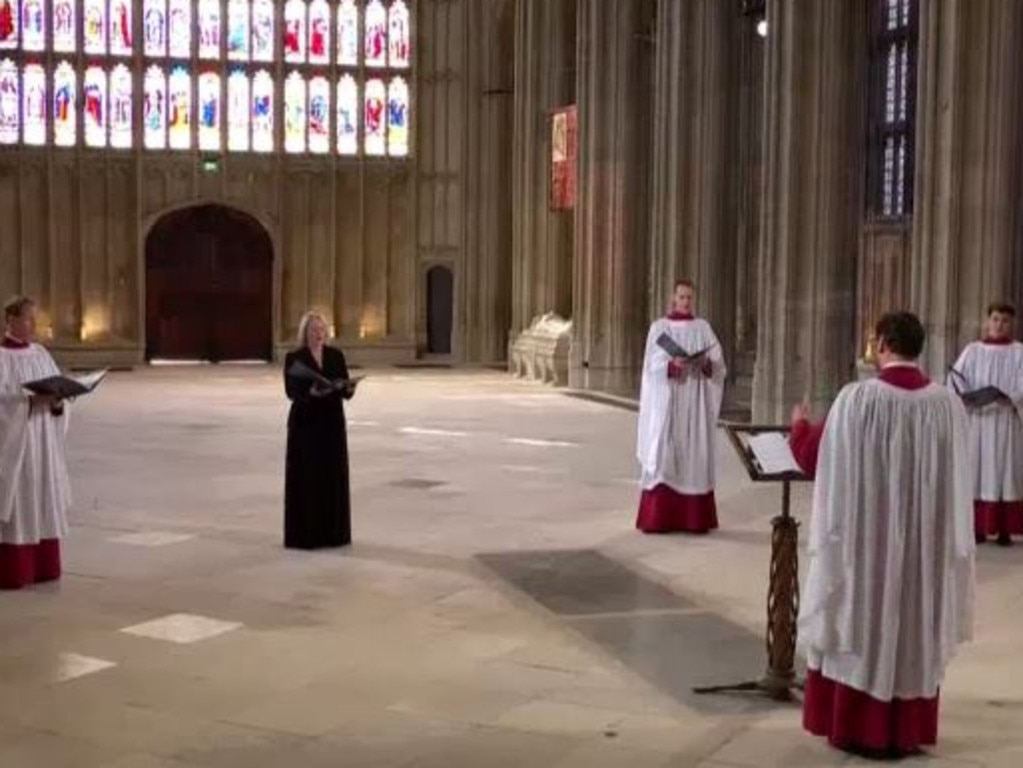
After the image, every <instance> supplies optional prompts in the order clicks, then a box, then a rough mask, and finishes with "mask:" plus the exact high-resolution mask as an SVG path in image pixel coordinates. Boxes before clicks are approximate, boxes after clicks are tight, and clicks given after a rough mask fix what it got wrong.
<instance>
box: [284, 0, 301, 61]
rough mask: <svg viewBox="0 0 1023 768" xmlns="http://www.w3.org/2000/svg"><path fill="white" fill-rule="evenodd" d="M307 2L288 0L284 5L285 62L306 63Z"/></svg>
mask: <svg viewBox="0 0 1023 768" xmlns="http://www.w3.org/2000/svg"><path fill="white" fill-rule="evenodd" d="M305 11H306V7H305V0H288V2H287V3H285V4H284V60H285V61H291V62H303V61H305V31H306V30H305V25H306V13H305Z"/></svg>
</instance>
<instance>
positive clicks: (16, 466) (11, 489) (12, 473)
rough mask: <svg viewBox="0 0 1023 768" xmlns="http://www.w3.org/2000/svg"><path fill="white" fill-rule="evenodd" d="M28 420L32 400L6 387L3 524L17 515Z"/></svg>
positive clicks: (0, 469)
mask: <svg viewBox="0 0 1023 768" xmlns="http://www.w3.org/2000/svg"><path fill="white" fill-rule="evenodd" d="M0 386H2V385H0ZM28 416H29V398H28V396H27V395H24V394H22V393H21V392H20V391H18V390H15V391H10V389H8V388H6V387H4V389H3V390H2V391H0V523H6V522H8V521H10V519H11V514H12V513H13V511H14V494H15V490H16V488H17V478H18V474H19V473H20V472H21V461H22V459H23V457H24V456H25V445H26V442H27V430H28Z"/></svg>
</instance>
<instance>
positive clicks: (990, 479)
mask: <svg viewBox="0 0 1023 768" xmlns="http://www.w3.org/2000/svg"><path fill="white" fill-rule="evenodd" d="M1015 317H1016V310H1015V308H1014V307H1013V306H1012V305H1010V304H992V305H991V306H990V307H988V316H987V323H986V326H987V327H986V329H985V335H984V337H983V338H982V339H981V340H980V341H974V342H972V343H971V344H968V345H967V346H966V349H964V350H963V353H962V354H961V355H960V356H959V359H958V360H957V361H956V364H955V365H954V366H953V367H952V371H951V372H950V373H949V378H948V385H949V387H950V388H952V389H953V390H954V391H956V392H959V393H963V392H971V391H977V390H981V389H983V388H985V387H995V388H997V389H999V390H1001V392H1002V393H1004V395H1005V396H1004V397H1001V398H999V399H997V400H995V401H994V402H990V403H987V404H985V405H973V406H971V405H969V404H967V413H968V414H969V418H970V438H969V439H970V445H971V446H972V448H973V455H972V459H971V469H972V472H973V514H974V532H975V534H976V537H977V543H978V544H980V543H983V542H984V541H986V540H987V537H988V536H997V537H998V543H999V544H1001V545H1003V546H1008V545H1010V544H1011V543H1012V536H1013V535H1020V534H1023V344H1020V343H1019V342H1018V341H1013V339H1012V324H1013V320H1014V319H1015Z"/></svg>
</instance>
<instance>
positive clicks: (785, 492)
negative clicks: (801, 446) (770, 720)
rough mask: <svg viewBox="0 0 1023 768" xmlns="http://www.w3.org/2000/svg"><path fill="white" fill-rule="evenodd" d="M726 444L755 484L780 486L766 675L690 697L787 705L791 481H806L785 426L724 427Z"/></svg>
mask: <svg viewBox="0 0 1023 768" xmlns="http://www.w3.org/2000/svg"><path fill="white" fill-rule="evenodd" d="M721 426H722V427H724V430H725V433H726V434H727V435H728V439H729V441H730V442H731V443H732V446H733V447H734V448H735V450H736V452H737V453H738V454H739V458H740V459H741V461H742V464H743V466H744V467H745V468H746V471H747V472H748V473H749V476H750V479H751V480H753V482H755V483H781V514H780V515H777V516H776V517H774V518H773V519H772V520H771V566H770V573H769V579H768V588H767V671H766V672H765V673H764V676H763V677H761V678H760V679H758V680H748V681H745V682H740V683H731V684H727V685H712V686H708V687H703V688H694V689H693V692H694V693H724V692H733V691H735V692H743V691H746V692H750V693H757V694H763V695H766V696H768V697H770V698H772V699H774V700H776V701H791V700H792V691H793V689H799V688H801V687H802V684H801V683H799V682H798V681H797V680H796V671H795V657H796V619H797V617H798V616H799V552H798V547H799V522H798V521H797V520H795V519H794V518H793V517H792V515H791V513H790V511H789V505H790V502H791V494H792V489H791V485H792V483H794V482H807V481H809V480H810V478H809V477H807V476H806V475H805V474H804V473H803V472H802V470H800V468H799V465H798V464H796V460H795V458H794V457H793V456H792V451H791V450H789V446H788V432H789V428H788V427H781V426H768V425H756V424H735V423H731V422H722V423H721Z"/></svg>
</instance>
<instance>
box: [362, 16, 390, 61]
mask: <svg viewBox="0 0 1023 768" xmlns="http://www.w3.org/2000/svg"><path fill="white" fill-rule="evenodd" d="M365 48H366V66H368V67H383V66H385V65H386V64H387V10H386V9H385V8H384V4H383V3H382V2H380V0H369V2H368V3H367V4H366V45H365Z"/></svg>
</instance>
